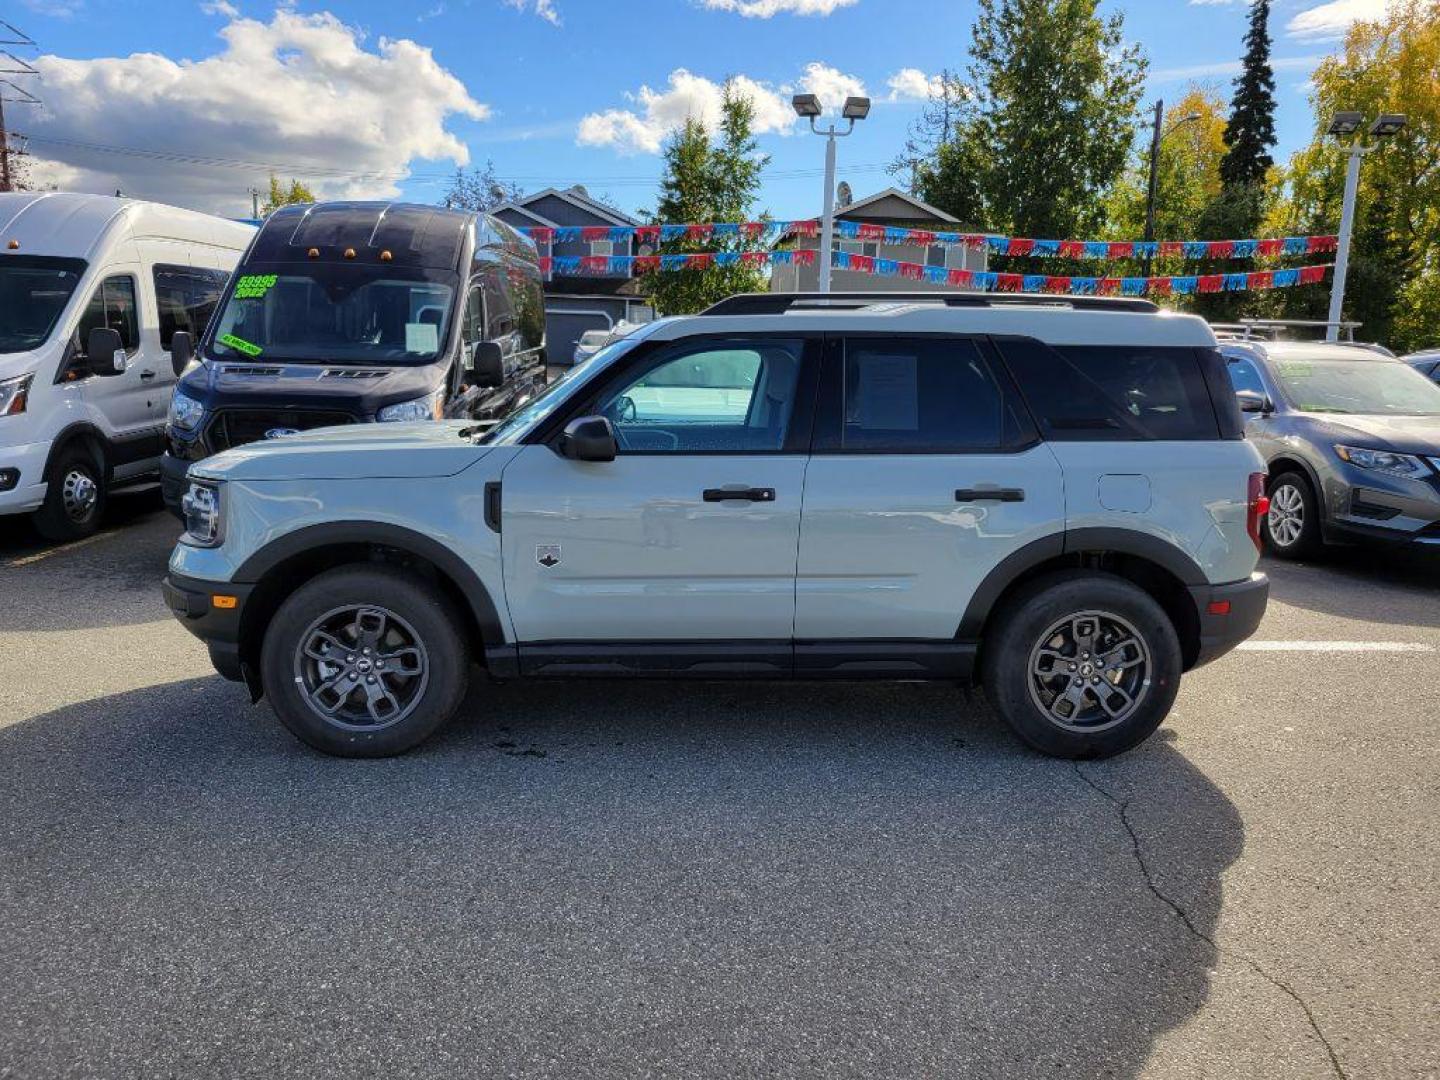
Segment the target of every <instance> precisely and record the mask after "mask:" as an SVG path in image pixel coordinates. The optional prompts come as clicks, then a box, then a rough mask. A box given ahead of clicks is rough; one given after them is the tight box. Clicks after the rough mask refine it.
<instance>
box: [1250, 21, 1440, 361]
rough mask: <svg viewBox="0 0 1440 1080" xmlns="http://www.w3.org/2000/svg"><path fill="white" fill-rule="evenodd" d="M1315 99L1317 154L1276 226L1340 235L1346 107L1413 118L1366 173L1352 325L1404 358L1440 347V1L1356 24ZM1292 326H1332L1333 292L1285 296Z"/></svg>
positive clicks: (1350, 295)
mask: <svg viewBox="0 0 1440 1080" xmlns="http://www.w3.org/2000/svg"><path fill="white" fill-rule="evenodd" d="M1312 81H1313V83H1314V87H1315V89H1314V90H1313V91H1312V93H1311V95H1310V101H1311V105H1312V106H1313V108H1314V111H1315V127H1314V133H1313V136H1312V140H1311V142H1310V145H1309V146H1307V147H1305V148H1304V149H1302V150H1300V151H1299V152H1298V153H1296V154H1295V156H1294V157H1293V158H1292V159H1291V161H1290V167H1289V170H1288V173H1287V175H1286V177H1285V185H1284V189H1283V198H1282V199H1281V200H1280V201H1279V203H1278V205H1277V207H1276V209H1275V212H1274V213H1273V215H1272V218H1271V222H1270V225H1271V226H1272V227H1274V228H1276V229H1277V230H1279V231H1284V232H1287V233H1294V234H1298V233H1329V232H1335V231H1337V230H1338V228H1339V222H1340V204H1341V198H1342V195H1343V192H1344V184H1345V155H1344V154H1343V153H1341V152H1340V149H1341V148H1340V147H1338V146H1337V145H1336V142H1335V140H1334V139H1333V138H1330V137H1327V135H1326V129H1327V128H1328V127H1329V124H1330V120H1331V118H1332V117H1333V116H1334V114H1335V113H1336V112H1338V111H1340V110H1342V109H1358V110H1360V111H1361V112H1363V113H1364V114H1365V115H1366V116H1367V117H1371V118H1373V117H1375V116H1376V115H1378V114H1379V113H1381V112H1400V113H1405V114H1406V116H1407V118H1408V123H1407V124H1406V126H1405V129H1404V130H1403V131H1401V132H1400V134H1398V135H1396V136H1393V137H1391V138H1389V139H1383V140H1379V142H1378V144H1377V148H1376V149H1375V151H1374V152H1372V153H1370V154H1368V155H1366V157H1365V161H1364V164H1363V166H1362V167H1361V170H1360V190H1359V195H1358V199H1357V202H1356V219H1355V233H1354V239H1353V243H1352V246H1351V252H1350V274H1349V279H1348V281H1347V283H1346V290H1345V310H1344V317H1345V318H1347V319H1356V320H1359V321H1360V322H1361V323H1362V324H1364V328H1363V330H1362V331H1361V333H1362V335H1363V336H1365V337H1366V338H1370V339H1372V340H1377V341H1381V342H1384V343H1385V344H1388V345H1390V346H1391V347H1392V348H1394V349H1396V350H1397V351H1404V350H1409V349H1414V348H1421V347H1424V346H1427V345H1436V344H1440V0H1399V2H1397V3H1395V4H1394V5H1392V6H1391V7H1390V9H1389V10H1388V12H1387V14H1386V15H1385V16H1384V17H1382V18H1380V19H1378V20H1375V21H1371V22H1359V23H1356V24H1354V25H1353V26H1352V27H1351V28H1350V30H1349V32H1348V34H1347V35H1346V38H1345V45H1344V48H1343V50H1342V51H1341V52H1340V53H1339V54H1337V55H1335V56H1332V57H1329V58H1328V59H1326V60H1325V61H1324V62H1322V63H1321V65H1320V67H1319V68H1318V69H1317V70H1316V72H1315V75H1314V78H1313V80H1312ZM1277 297H1278V300H1279V303H1280V304H1281V305H1282V310H1283V312H1284V313H1285V314H1286V315H1289V316H1292V317H1309V318H1315V317H1318V318H1324V317H1325V312H1326V310H1327V306H1328V299H1329V290H1328V289H1321V288H1318V287H1313V288H1306V289H1293V290H1288V291H1287V292H1285V293H1284V294H1277Z"/></svg>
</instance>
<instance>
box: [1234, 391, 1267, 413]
mask: <svg viewBox="0 0 1440 1080" xmlns="http://www.w3.org/2000/svg"><path fill="white" fill-rule="evenodd" d="M1235 399H1236V400H1237V401H1239V402H1240V411H1241V412H1242V413H1272V412H1274V411H1275V406H1274V405H1273V404H1271V402H1270V399H1269V398H1267V397H1266V396H1265V395H1264V394H1262V393H1259V392H1258V391H1255V390H1236V391H1235Z"/></svg>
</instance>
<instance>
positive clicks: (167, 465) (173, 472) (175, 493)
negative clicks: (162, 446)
mask: <svg viewBox="0 0 1440 1080" xmlns="http://www.w3.org/2000/svg"><path fill="white" fill-rule="evenodd" d="M193 464H195V463H194V462H193V461H186V460H184V459H183V458H177V457H176V456H175V455H174V454H172V453H170V451H169V450H166V451H165V453H163V454H161V455H160V495H161V497H162V498H164V500H165V509H167V510H169V511H170V512H171V513H172V514H174V515H175V516H176V517H178V518H183V517H184V514H183V513H182V512H181V510H180V500H181V499H183V498H184V497H185V488H186V486H187V485H188V483H189V481H188V480H186V479H185V474H186V473H187V472H189V471H190V466H191V465H193Z"/></svg>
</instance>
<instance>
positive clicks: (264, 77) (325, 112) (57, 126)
mask: <svg viewBox="0 0 1440 1080" xmlns="http://www.w3.org/2000/svg"><path fill="white" fill-rule="evenodd" d="M220 37H221V38H222V39H223V41H224V47H223V48H222V49H221V50H220V51H219V52H217V53H215V54H214V55H212V56H208V57H205V58H204V59H201V60H195V61H191V60H185V61H179V62H177V61H175V60H172V59H170V58H169V57H167V56H162V55H160V54H158V53H134V54H132V55H130V56H127V57H105V58H100V59H95V60H72V59H67V58H65V57H60V56H42V57H40V58H39V59H38V60H36V61H35V66H36V67H37V68H39V69H40V71H41V74H42V76H43V78H44V87H45V93H44V100H45V104H44V106H43V109H42V110H41V111H39V112H38V113H37V114H36V116H35V117H34V119H33V120H32V121H31V122H30V123H29V124H28V125H27V130H28V131H29V132H30V133H32V139H31V142H30V149H31V151H32V152H33V153H34V155H35V157H36V159H38V160H37V162H36V169H37V174H38V175H41V176H47V177H52V178H54V177H60V178H62V179H63V183H64V186H66V187H70V188H73V189H77V190H88V191H102V192H112V191H114V190H115V189H116V188H120V189H122V190H124V191H125V193H126V194H128V195H133V196H135V197H137V198H154V199H159V200H163V201H167V202H174V203H179V204H181V205H185V206H194V207H198V208H200V209H206V210H214V211H217V212H222V211H223V212H225V213H230V214H234V213H236V212H237V211H240V210H244V211H247V212H248V209H249V203H250V200H249V198H248V196H247V194H246V192H247V190H248V189H249V188H250V187H251V186H252V185H253V186H260V187H263V186H264V184H265V182H266V179H267V172H268V169H267V166H269V165H275V166H276V168H275V171H276V172H277V173H278V174H279V175H280V176H281V177H282V178H284V179H288V178H289V177H291V176H295V177H298V178H299V179H301V180H303V181H305V182H306V183H308V184H310V186H311V187H312V188H313V189H314V190H315V191H316V193H317V194H318V195H321V196H324V197H367V196H368V197H382V196H389V195H394V194H395V193H397V192H398V190H399V189H398V188H397V187H396V184H395V182H396V180H397V179H399V178H400V177H401V176H402V175H403V174H405V173H406V172H407V171H408V169H409V166H410V163H411V162H412V161H413V160H414V159H416V158H421V159H425V160H449V161H453V162H455V163H457V164H464V163H466V162H467V161H468V160H469V154H468V152H467V150H466V148H465V144H464V143H463V142H462V141H461V140H460V139H459V138H457V137H456V136H455V135H453V134H452V133H451V132H449V131H448V130H446V126H445V125H446V122H447V120H449V119H450V118H451V117H453V116H462V117H468V118H470V119H472V120H484V119H486V118H487V117H488V116H489V115H490V109H489V107H488V106H486V105H483V104H481V103H480V102H477V101H475V100H474V99H473V98H472V97H471V96H470V94H469V92H468V91H467V90H466V89H465V85H464V84H463V83H462V82H461V81H460V80H459V79H457V78H456V77H455V76H454V75H452V74H450V72H448V71H446V70H445V69H444V68H443V67H441V66H440V65H439V64H438V63H437V62H436V61H435V57H434V56H433V55H432V53H431V51H430V50H429V49H428V48H424V47H423V46H420V45H417V44H416V43H415V42H413V41H409V40H389V39H384V38H382V39H380V40H379V42H378V43H377V45H376V48H375V49H373V50H371V49H367V48H366V47H365V42H364V39H363V35H362V34H361V32H360V31H358V30H356V29H354V28H352V27H349V26H347V25H345V24H344V23H342V22H341V21H340V20H339V19H337V18H336V17H335V16H333V15H330V14H318V15H301V14H299V13H297V12H295V11H293V10H290V9H286V8H281V9H279V10H277V11H276V12H275V14H274V16H273V17H272V19H271V20H270V21H269V22H268V23H267V22H260V21H258V20H255V19H243V18H233V19H231V21H230V22H229V23H227V25H226V26H225V27H224V28H223V29H222V30H221V31H220ZM86 143H88V144H92V145H91V147H88V148H87V147H86V146H83V145H76V144H86ZM95 144H100V145H103V146H109V147H125V148H131V149H132V150H141V151H144V152H145V154H166V155H180V156H183V157H187V158H194V157H201V158H208V159H220V160H221V161H222V162H228V163H230V164H224V165H220V166H217V165H205V164H201V163H198V162H194V161H184V160H179V159H177V158H172V159H170V160H164V159H158V158H155V157H150V156H144V155H142V154H135V153H129V154H124V153H116V152H110V151H105V150H101V149H95V148H94V146H95ZM242 163H253V164H249V165H247V164H242Z"/></svg>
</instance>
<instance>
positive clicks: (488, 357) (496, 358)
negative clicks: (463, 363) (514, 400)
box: [470, 341, 505, 387]
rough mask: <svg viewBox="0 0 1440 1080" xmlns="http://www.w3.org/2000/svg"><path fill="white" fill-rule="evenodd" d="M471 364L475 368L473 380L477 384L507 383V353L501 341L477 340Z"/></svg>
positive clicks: (494, 384)
mask: <svg viewBox="0 0 1440 1080" xmlns="http://www.w3.org/2000/svg"><path fill="white" fill-rule="evenodd" d="M470 366H471V368H472V369H473V375H472V376H471V381H472V382H473V383H474V384H475V385H476V386H485V387H494V386H504V385H505V354H504V353H503V352H502V351H501V349H500V344H499V342H496V341H477V342H476V343H475V351H474V352H473V353H471V356H470Z"/></svg>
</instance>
